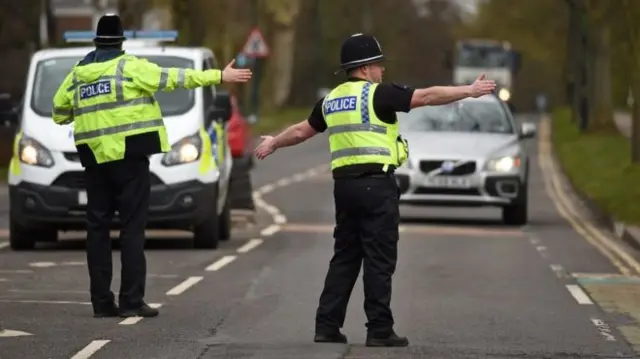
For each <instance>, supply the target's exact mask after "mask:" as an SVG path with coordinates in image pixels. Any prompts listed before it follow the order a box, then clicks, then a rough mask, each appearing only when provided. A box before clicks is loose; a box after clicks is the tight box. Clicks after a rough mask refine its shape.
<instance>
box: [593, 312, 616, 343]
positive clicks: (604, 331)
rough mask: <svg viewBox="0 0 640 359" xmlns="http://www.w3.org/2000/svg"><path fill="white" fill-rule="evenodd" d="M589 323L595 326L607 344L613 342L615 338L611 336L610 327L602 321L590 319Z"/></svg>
mask: <svg viewBox="0 0 640 359" xmlns="http://www.w3.org/2000/svg"><path fill="white" fill-rule="evenodd" d="M591 323H593V325H595V326H596V328H597V329H598V331H599V332H600V334H601V335H602V336H603V337H604V339H605V340H606V341H608V342H615V341H616V337H614V336H613V333H612V330H611V327H610V326H609V325H608V324H607V323H605V322H604V320H602V319H597V318H591Z"/></svg>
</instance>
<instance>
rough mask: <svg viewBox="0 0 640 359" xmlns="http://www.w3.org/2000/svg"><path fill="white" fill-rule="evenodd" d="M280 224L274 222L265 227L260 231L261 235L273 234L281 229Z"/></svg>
mask: <svg viewBox="0 0 640 359" xmlns="http://www.w3.org/2000/svg"><path fill="white" fill-rule="evenodd" d="M280 229H281V228H280V226H279V225H277V224H272V225H270V226H269V227H267V228H265V229H263V230H262V231H260V235H261V236H263V237H268V236H272V235H274V234H276V233H277V232H279V231H280Z"/></svg>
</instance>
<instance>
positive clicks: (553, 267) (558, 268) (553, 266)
mask: <svg viewBox="0 0 640 359" xmlns="http://www.w3.org/2000/svg"><path fill="white" fill-rule="evenodd" d="M549 267H551V270H552V271H553V273H555V274H556V276H558V278H567V277H568V275H567V271H565V270H564V268H562V266H561V265H558V264H551V265H549Z"/></svg>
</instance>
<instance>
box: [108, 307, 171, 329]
mask: <svg viewBox="0 0 640 359" xmlns="http://www.w3.org/2000/svg"><path fill="white" fill-rule="evenodd" d="M149 306H150V307H151V308H156V309H158V308H160V307H162V304H159V303H151V304H149ZM142 319H144V318H143V317H129V318H127V319H125V320H123V321H121V322H120V323H118V324H120V325H134V324H136V323H138V322H139V321H141V320H142Z"/></svg>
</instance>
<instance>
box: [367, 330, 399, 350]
mask: <svg viewBox="0 0 640 359" xmlns="http://www.w3.org/2000/svg"><path fill="white" fill-rule="evenodd" d="M366 345H367V346H368V347H406V346H408V345H409V339H407V337H400V336H398V334H396V333H395V332H394V331H391V333H390V334H386V335H377V334H373V333H371V334H367V343H366Z"/></svg>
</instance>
